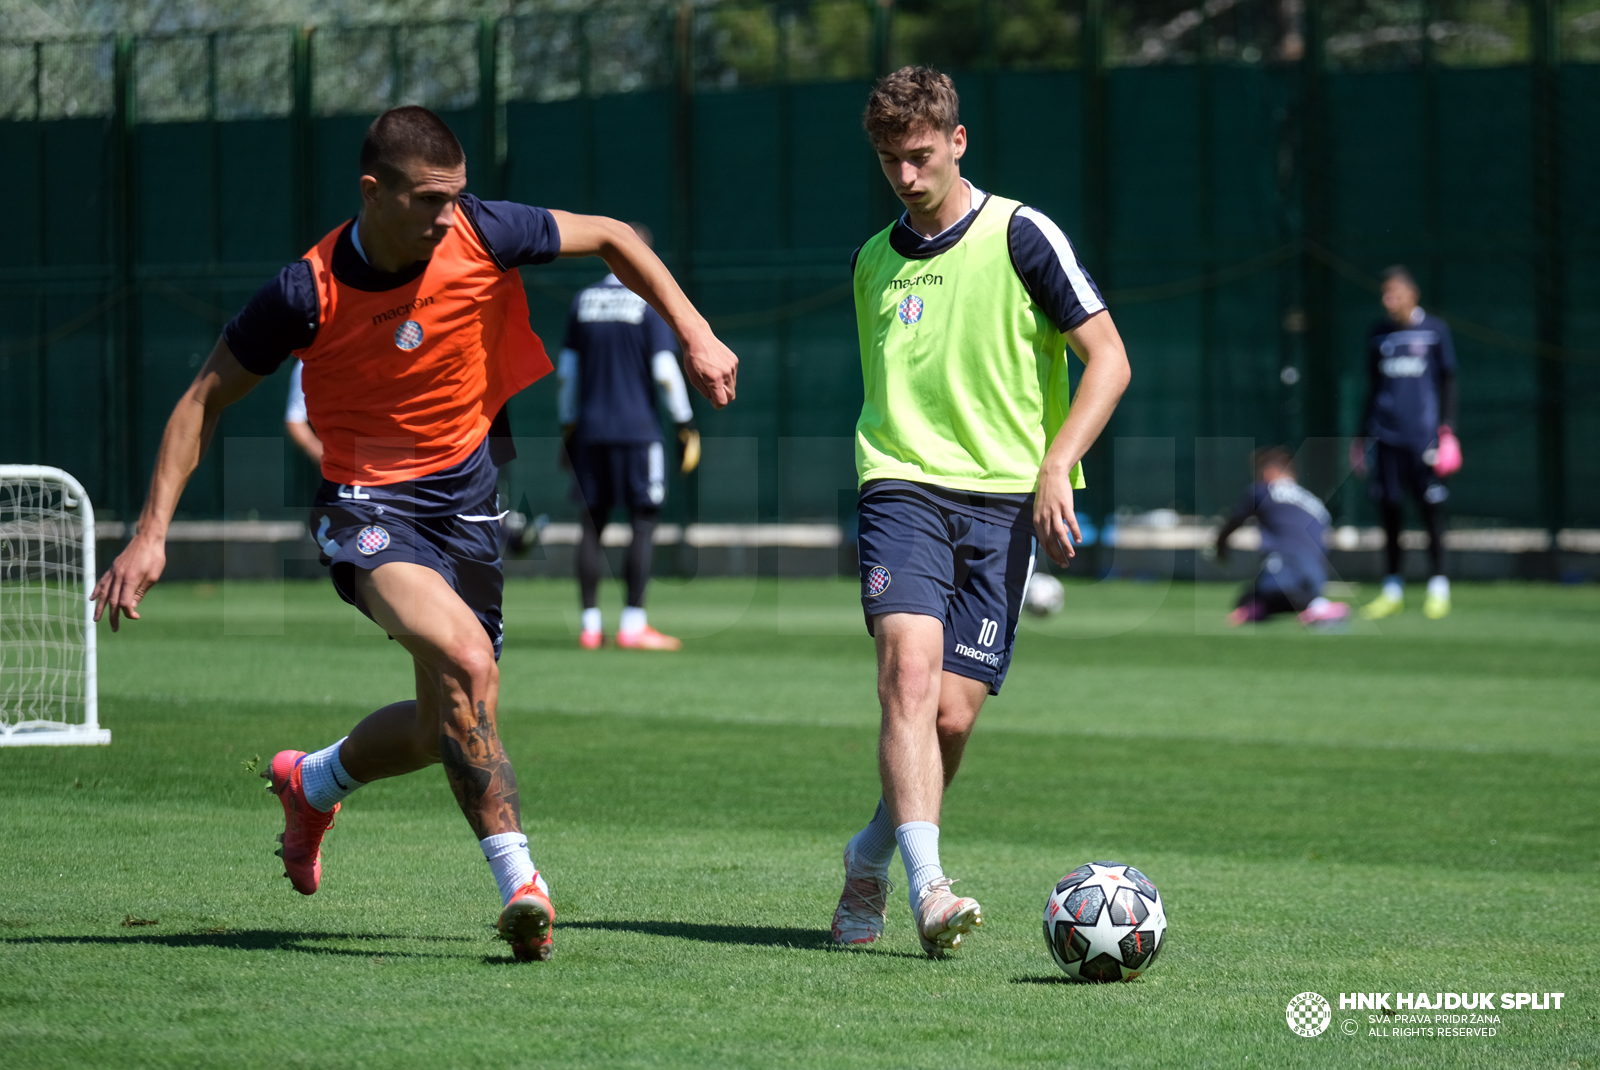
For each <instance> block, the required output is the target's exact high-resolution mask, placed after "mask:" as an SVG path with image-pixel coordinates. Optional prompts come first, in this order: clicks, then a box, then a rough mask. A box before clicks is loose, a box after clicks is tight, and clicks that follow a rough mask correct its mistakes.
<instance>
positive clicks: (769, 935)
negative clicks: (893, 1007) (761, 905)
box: [557, 921, 923, 958]
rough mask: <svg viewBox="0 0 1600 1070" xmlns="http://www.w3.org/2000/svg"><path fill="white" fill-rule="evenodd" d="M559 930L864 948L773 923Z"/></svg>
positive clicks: (603, 924)
mask: <svg viewBox="0 0 1600 1070" xmlns="http://www.w3.org/2000/svg"><path fill="white" fill-rule="evenodd" d="M557 928H558V929H604V930H607V931H609V932H623V933H642V934H644V935H645V936H674V937H677V938H678V939H680V940H699V941H700V942H702V943H707V944H744V945H745V946H747V947H788V948H794V949H795V950H797V951H845V950H861V951H865V950H867V949H866V948H860V949H854V948H839V947H835V946H834V943H833V938H832V933H831V932H830V931H829V930H827V929H795V928H787V927H782V926H775V925H704V924H700V923H697V922H691V921H569V922H567V923H565V924H558V925H557ZM871 953H872V954H876V955H894V956H897V957H903V958H922V957H923V956H921V955H912V954H909V953H907V952H904V951H879V950H877V949H875V948H874V949H873V950H872V952H871Z"/></svg>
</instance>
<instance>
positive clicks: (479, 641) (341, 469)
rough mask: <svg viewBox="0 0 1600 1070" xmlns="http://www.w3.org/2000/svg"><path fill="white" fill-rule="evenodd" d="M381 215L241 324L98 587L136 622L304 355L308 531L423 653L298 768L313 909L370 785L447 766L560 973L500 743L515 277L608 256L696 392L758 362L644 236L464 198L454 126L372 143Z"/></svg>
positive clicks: (398, 116) (327, 250) (533, 940)
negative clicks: (667, 331) (244, 433)
mask: <svg viewBox="0 0 1600 1070" xmlns="http://www.w3.org/2000/svg"><path fill="white" fill-rule="evenodd" d="M360 182H361V214H360V215H359V216H358V217H357V218H356V219H354V220H351V221H350V222H348V223H345V224H342V225H341V226H339V227H337V228H335V229H334V230H333V231H332V232H331V233H329V234H328V235H327V236H326V237H325V238H323V239H322V240H321V241H320V242H318V243H317V245H316V246H315V248H313V249H311V250H310V251H309V252H308V253H307V254H306V255H305V258H304V259H302V260H300V261H298V262H296V263H294V264H291V265H290V266H288V267H287V268H285V269H284V270H283V271H282V272H281V273H280V274H279V275H278V276H277V278H275V279H274V280H273V281H272V282H270V283H268V284H267V285H266V286H264V287H262V289H261V290H260V291H259V292H258V293H257V294H256V295H255V297H254V298H252V300H251V301H250V303H249V305H247V306H246V307H245V309H244V310H243V311H242V312H241V313H240V314H239V315H238V316H237V317H235V319H234V320H233V321H232V322H231V323H229V324H228V326H227V327H226V328H225V329H224V331H223V334H222V338H221V339H220V340H218V342H217V345H216V347H215V348H214V349H213V350H212V352H211V356H210V357H209V359H208V360H207V361H206V363H205V366H204V367H202V368H201V369H200V373H199V375H198V376H196V377H195V380H194V382H193V384H191V385H190V387H189V389H188V391H187V392H185V394H184V395H183V397H182V398H181V399H180V400H179V402H178V405H177V407H176V408H175V409H174V410H173V413H172V416H171V418H170V419H169V420H168V421H167V427H166V432H165V434H164V435H163V437H162V440H161V450H160V453H159V455H158V457H157V460H156V470H155V474H154V476H153V478H152V480H151V486H150V494H149V497H148V499H147V500H146V502H145V505H144V510H143V512H142V513H141V514H140V516H139V527H138V534H137V535H136V536H135V537H134V538H133V540H132V541H131V542H130V543H129V544H128V546H127V548H126V549H125V550H123V552H122V553H121V554H120V555H119V556H118V557H117V559H116V561H115V562H114V563H113V564H112V566H111V568H110V570H109V571H107V572H106V574H105V575H104V576H102V577H101V578H100V581H99V583H97V584H96V585H95V590H94V599H95V617H96V619H97V620H98V619H99V617H100V615H101V614H102V613H104V612H105V610H106V609H107V608H109V609H110V611H111V627H112V630H113V631H115V630H116V629H117V627H118V617H119V614H120V615H125V616H127V617H128V618H130V619H132V620H138V619H139V613H138V606H139V602H140V600H141V599H142V598H143V597H144V595H145V592H147V591H148V590H149V589H150V586H151V585H152V584H154V583H155V582H156V581H157V580H158V579H159V578H160V577H161V572H162V569H163V568H164V567H165V565H166V551H165V548H164V544H165V539H166V532H167V526H168V524H169V522H170V521H171V519H172V513H173V510H174V509H175V508H176V507H177V504H178V498H179V496H180V495H181V494H182V493H183V488H184V485H185V484H186V483H187V482H188V480H189V477H190V476H191V475H192V474H193V472H194V470H195V467H196V466H197V465H198V464H199V462H200V458H201V455H202V454H203V453H204V452H205V449H206V446H207V445H208V444H209V442H210V440H211V437H212V435H213V434H214V433H215V431H216V427H217V421H218V419H219V418H220V417H221V415H222V410H223V409H225V408H227V407H228V406H229V405H231V404H233V403H234V402H236V401H238V400H239V399H240V398H242V397H244V396H245V395H246V394H248V393H249V392H250V391H251V390H252V389H253V388H254V387H255V386H256V385H257V384H258V383H260V382H261V380H262V379H263V378H264V377H265V376H267V375H270V374H271V373H272V372H273V371H274V370H276V368H277V367H278V366H279V365H280V364H282V362H283V361H284V360H286V359H288V358H289V357H290V355H291V354H293V355H295V356H298V357H299V358H300V359H301V360H302V361H303V362H304V366H305V370H304V383H305V395H306V405H307V409H308V412H309V415H310V419H311V423H312V424H313V425H314V426H315V427H316V429H317V433H318V435H320V436H321V438H322V440H323V444H324V452H323V457H322V474H323V482H322V487H321V489H320V490H319V492H318V494H317V498H316V503H315V505H314V507H313V509H312V512H311V525H312V531H313V533H314V534H315V535H316V539H317V542H318V544H319V545H320V546H321V547H322V560H323V563H324V564H326V565H328V566H329V567H330V572H331V576H332V579H333V583H334V587H335V588H336V589H337V590H338V592H339V595H340V597H342V598H344V599H345V601H347V602H350V603H352V604H353V605H355V606H356V607H357V608H358V609H360V610H361V612H363V613H365V614H366V615H367V616H368V617H370V618H371V619H372V620H373V621H374V622H375V623H377V624H378V626H379V627H381V628H383V629H384V630H385V631H386V632H388V633H389V635H391V636H392V637H393V638H395V639H396V640H398V641H399V642H400V644H401V645H402V646H403V647H404V648H405V649H406V651H407V652H408V653H410V654H411V656H412V658H413V659H414V661H415V667H416V698H415V699H407V700H405V701H403V702H395V703H392V704H390V705H387V706H384V707H383V708H382V709H379V710H377V711H375V712H374V713H372V714H370V715H369V716H367V717H366V718H365V719H364V720H362V721H361V723H359V724H357V725H356V726H355V727H354V728H352V729H351V730H350V734H349V735H348V736H346V737H345V738H343V739H341V740H339V741H337V742H335V743H333V744H332V745H330V746H327V747H325V748H323V749H322V750H319V751H315V752H312V753H310V754H307V753H305V752H302V751H297V750H284V751H280V752H278V754H277V755H275V756H274V757H273V759H272V765H271V768H270V769H269V770H268V772H267V773H264V774H263V776H266V777H268V778H269V779H270V782H271V787H272V790H273V791H274V792H275V793H276V794H277V796H278V798H279V800H280V801H281V802H282V804H283V812H284V822H285V828H284V834H283V835H282V836H281V837H280V839H281V840H282V842H283V848H282V851H281V854H282V857H283V864H284V869H285V871H286V872H285V875H286V876H288V877H289V878H290V881H291V882H292V883H293V885H294V887H295V890H296V891H298V892H300V893H301V894H303V895H311V894H312V893H314V892H315V891H316V890H317V885H318V882H319V880H320V878H321V872H322V861H321V844H322V837H323V833H324V832H325V831H326V830H327V829H328V828H329V827H330V826H331V825H332V824H333V816H334V814H335V813H337V812H338V810H339V806H340V803H341V801H342V800H343V799H345V798H346V797H347V796H349V795H350V794H351V793H352V792H354V791H355V790H356V789H358V788H360V787H362V786H363V785H365V784H368V783H370V782H372V781H374V780H379V779H382V778H384V777H393V776H401V775H403V774H406V773H411V772H415V771H416V770H419V769H422V768H425V767H427V766H430V765H433V764H435V763H442V764H443V765H444V769H445V776H446V778H447V779H448V780H449V782H450V787H451V789H452V790H453V791H454V792H455V796H456V801H457V802H458V803H459V804H460V806H461V812H462V813H463V814H465V815H466V818H467V823H468V824H469V825H471V826H472V831H473V833H474V835H476V836H477V838H478V840H479V842H480V844H481V846H482V848H483V852H484V855H485V857H486V858H487V859H488V861H489V866H490V868H491V869H492V870H493V872H494V877H495V881H496V883H497V884H498V885H499V888H500V894H501V899H502V902H503V904H504V905H503V910H502V912H501V914H500V919H499V925H498V928H499V931H500V935H501V937H502V938H504V939H505V940H506V941H507V942H508V943H510V945H511V950H512V953H513V954H514V955H515V957H516V958H518V959H521V960H524V961H530V960H539V959H547V958H549V957H550V952H551V947H552V941H551V935H550V930H551V925H552V923H553V922H554V919H555V914H554V911H553V909H552V908H551V905H550V892H549V888H548V887H547V885H546V884H545V881H544V878H543V877H541V876H540V875H539V872H538V870H537V869H536V868H535V866H534V864H533V861H532V858H531V856H530V854H529V850H528V840H527V837H525V836H524V835H523V834H522V823H521V815H520V812H519V808H518V794H517V778H516V773H515V772H514V771H513V770H512V768H511V762H510V760H509V759H508V758H507V757H506V753H505V750H504V748H503V747H502V746H501V745H500V737H499V734H498V733H497V731H496V728H495V705H496V699H497V692H498V689H499V671H498V668H497V661H498V658H499V655H500V638H501V611H500V602H501V590H502V586H503V577H502V574H501V569H500V553H499V525H498V523H497V521H498V520H499V518H500V510H499V508H498V502H497V499H496V493H495V483H496V471H497V466H498V465H499V464H503V463H504V462H505V461H506V460H508V459H509V458H510V456H511V455H512V454H511V453H510V444H511V443H510V431H509V426H508V425H507V423H506V418H505V409H504V406H505V403H506V401H507V399H509V398H510V397H511V396H512V395H513V394H515V393H516V392H517V391H519V390H521V389H523V388H524V387H526V386H527V385H528V384H530V383H532V382H534V381H535V380H536V379H538V378H539V377H540V376H542V375H544V374H546V373H547V372H549V371H550V370H551V366H550V361H549V358H548V357H546V355H545V351H544V346H543V345H542V344H541V343H540V341H539V339H538V337H537V336H536V335H535V334H534V333H533V331H532V329H531V328H530V327H529V326H528V305H527V298H526V296H525V295H524V293H523V289H522V282H521V279H520V277H519V276H518V274H517V268H519V267H520V266H522V265H534V264H544V263H548V262H549V261H551V260H553V259H555V258H556V257H557V256H598V257H600V258H601V259H603V260H604V261H605V262H606V264H607V266H608V267H610V269H611V271H612V272H613V273H614V274H615V275H616V276H617V278H618V279H620V280H621V281H622V283H623V284H624V285H625V286H627V287H628V288H629V289H631V290H633V291H634V292H635V293H637V294H639V296H641V297H643V298H644V299H645V300H646V301H648V302H649V303H650V305H651V306H652V307H653V308H655V309H656V311H658V312H659V313H660V314H661V316H662V317H663V318H664V319H665V320H666V322H667V324H668V325H669V326H671V328H672V330H673V332H674V333H675V334H676V335H677V336H678V338H679V340H680V341H681V342H682V343H683V354H684V367H685V370H686V372H687V373H688V378H689V381H690V382H691V383H692V384H693V385H694V386H695V388H696V389H698V390H699V391H700V392H701V393H702V394H704V395H705V396H706V398H707V399H708V400H709V401H710V402H711V403H712V404H713V405H714V406H716V407H718V408H721V407H722V406H723V405H726V404H727V403H728V402H730V401H732V400H733V397H734V388H735V382H736V377H737V372H738V359H737V358H736V357H735V356H734V355H733V353H732V352H731V351H730V350H729V349H728V348H727V347H726V346H724V345H723V344H722V343H721V342H720V341H718V340H717V338H716V336H715V335H714V334H713V333H712V332H711V328H710V327H709V326H708V325H707V323H706V321H705V319H704V318H703V317H702V316H701V315H700V314H699V313H698V312H697V311H695V308H694V306H693V305H692V304H690V303H689V300H688V298H686V297H685V296H684V294H683V291H682V290H681V289H679V287H678V285H677V283H676V282H674V281H673V278H672V275H671V274H670V273H669V272H668V271H667V269H666V267H665V266H663V265H662V263H661V261H660V260H659V259H657V258H656V256H655V254H654V253H652V252H651V251H650V249H649V248H648V247H647V246H646V245H645V244H644V243H643V242H642V241H640V240H639V239H638V237H636V236H635V235H634V232H633V231H632V230H631V229H630V228H629V227H628V226H627V225H625V224H623V223H619V222H617V221H616V220H613V219H606V218H602V217H599V216H580V215H573V214H571V213H567V212H558V211H547V210H545V209H543V208H533V207H529V206H527V205H522V204H515V203H512V202H509V201H483V200H479V199H478V198H476V197H473V196H471V195H470V194H467V193H466V192H464V191H465V189H466V185H467V169H466V157H465V155H464V154H463V153H462V151H461V145H460V143H459V142H458V141H457V140H456V138H455V136H454V135H453V134H452V133H451V132H450V129H449V127H447V126H446V125H445V124H444V122H443V121H442V120H441V119H439V117H438V116H436V115H434V114H433V113H432V112H430V111H428V110H427V109H425V108H419V107H403V108H395V109H393V110H391V111H389V112H386V113H384V114H383V115H382V116H380V117H379V118H378V119H377V120H376V121H375V122H374V123H373V124H372V126H371V127H370V128H369V129H368V131H367V135H366V139H365V141H364V142H363V143H362V146H361V180H360Z"/></svg>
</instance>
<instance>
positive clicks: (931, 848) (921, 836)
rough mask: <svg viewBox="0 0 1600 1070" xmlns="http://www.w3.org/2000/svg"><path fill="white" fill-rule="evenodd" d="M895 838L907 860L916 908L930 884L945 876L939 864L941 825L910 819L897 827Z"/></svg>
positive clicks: (907, 881)
mask: <svg viewBox="0 0 1600 1070" xmlns="http://www.w3.org/2000/svg"><path fill="white" fill-rule="evenodd" d="M894 838H895V840H896V841H897V842H898V843H899V844H900V858H901V859H902V860H903V861H904V862H905V864H906V887H907V889H908V890H909V892H910V894H911V909H912V910H915V909H916V908H917V901H918V900H920V899H921V898H922V893H923V892H924V891H926V890H927V887H928V885H930V884H932V883H933V882H934V881H935V880H936V879H938V878H939V877H942V876H944V869H943V868H942V867H941V866H940V865H939V826H938V825H935V824H934V823H933V822H932V821H907V822H906V823H905V824H904V825H901V826H900V827H899V828H897V829H895V830H894Z"/></svg>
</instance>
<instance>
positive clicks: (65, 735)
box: [0, 464, 111, 747]
mask: <svg viewBox="0 0 1600 1070" xmlns="http://www.w3.org/2000/svg"><path fill="white" fill-rule="evenodd" d="M23 479H27V480H37V481H40V482H43V483H54V484H57V485H59V486H60V487H61V489H62V492H63V505H64V506H66V508H68V509H75V510H76V513H77V527H78V531H77V544H78V562H77V564H78V568H77V573H78V581H77V591H76V592H75V594H76V596H77V597H78V598H80V599H81V603H82V604H81V610H82V614H83V616H82V621H83V644H82V654H83V666H82V670H81V672H82V677H81V678H82V681H83V690H82V702H83V723H81V724H76V723H72V722H70V721H68V720H66V719H65V717H66V713H67V710H66V709H65V708H64V706H63V707H62V708H58V709H57V710H55V711H54V712H55V713H56V714H58V716H59V718H60V719H56V720H52V719H50V717H49V714H48V712H46V715H45V716H42V717H41V716H33V717H30V718H29V719H27V720H15V721H14V720H13V716H14V712H13V711H12V710H8V709H7V706H8V705H10V704H12V703H13V702H16V701H18V700H19V699H21V698H22V695H21V693H19V694H18V695H13V694H12V693H11V689H10V685H11V682H10V681H9V680H8V679H7V661H8V657H9V651H10V650H11V649H13V648H12V647H9V646H4V645H0V747H30V746H35V747H36V746H45V747H57V746H62V745H67V744H106V743H110V742H111V732H110V730H109V729H105V728H101V727H100V708H99V685H98V679H97V671H96V657H95V621H94V602H93V601H92V600H91V599H90V597H89V595H90V592H91V591H92V590H93V589H94V583H95V579H96V578H97V574H96V571H95V563H94V507H93V506H92V505H91V504H90V502H89V495H88V493H87V492H86V491H85V490H84V489H83V484H81V483H79V482H78V481H77V480H76V479H74V478H73V477H72V476H71V475H69V474H68V473H66V472H63V471H62V470H61V469H59V468H50V467H47V466H44V465H32V464H7V465H0V482H3V481H6V480H23ZM12 527H13V525H11V524H9V523H6V524H0V543H3V542H10V541H12V540H13V539H18V538H20V539H22V540H23V542H24V544H25V543H26V540H27V539H28V537H29V533H28V532H27V531H26V530H23V529H22V528H20V527H17V528H16V529H15V530H7V529H8V528H12ZM44 534H47V533H41V534H40V536H39V541H40V544H41V546H42V544H43V536H44ZM4 567H5V563H4V562H3V561H0V584H3V583H4V582H5V581H4V571H3V570H4ZM69 568H70V566H69ZM64 597H66V598H68V599H71V598H72V597H74V593H68V594H66V595H65V596H64ZM7 605H8V602H7V600H6V599H5V598H4V597H0V630H3V629H4V628H5V626H6V625H7V621H6V620H5V619H4V614H5V612H6V607H7ZM73 704H74V705H75V704H76V699H74V700H73ZM33 712H34V713H35V714H37V713H39V712H42V711H37V710H36V711H33Z"/></svg>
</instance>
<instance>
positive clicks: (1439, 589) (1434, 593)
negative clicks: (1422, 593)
mask: <svg viewBox="0 0 1600 1070" xmlns="http://www.w3.org/2000/svg"><path fill="white" fill-rule="evenodd" d="M1428 597H1429V598H1443V599H1444V600H1445V601H1449V600H1450V577H1448V576H1434V577H1433V578H1432V579H1430V580H1428Z"/></svg>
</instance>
